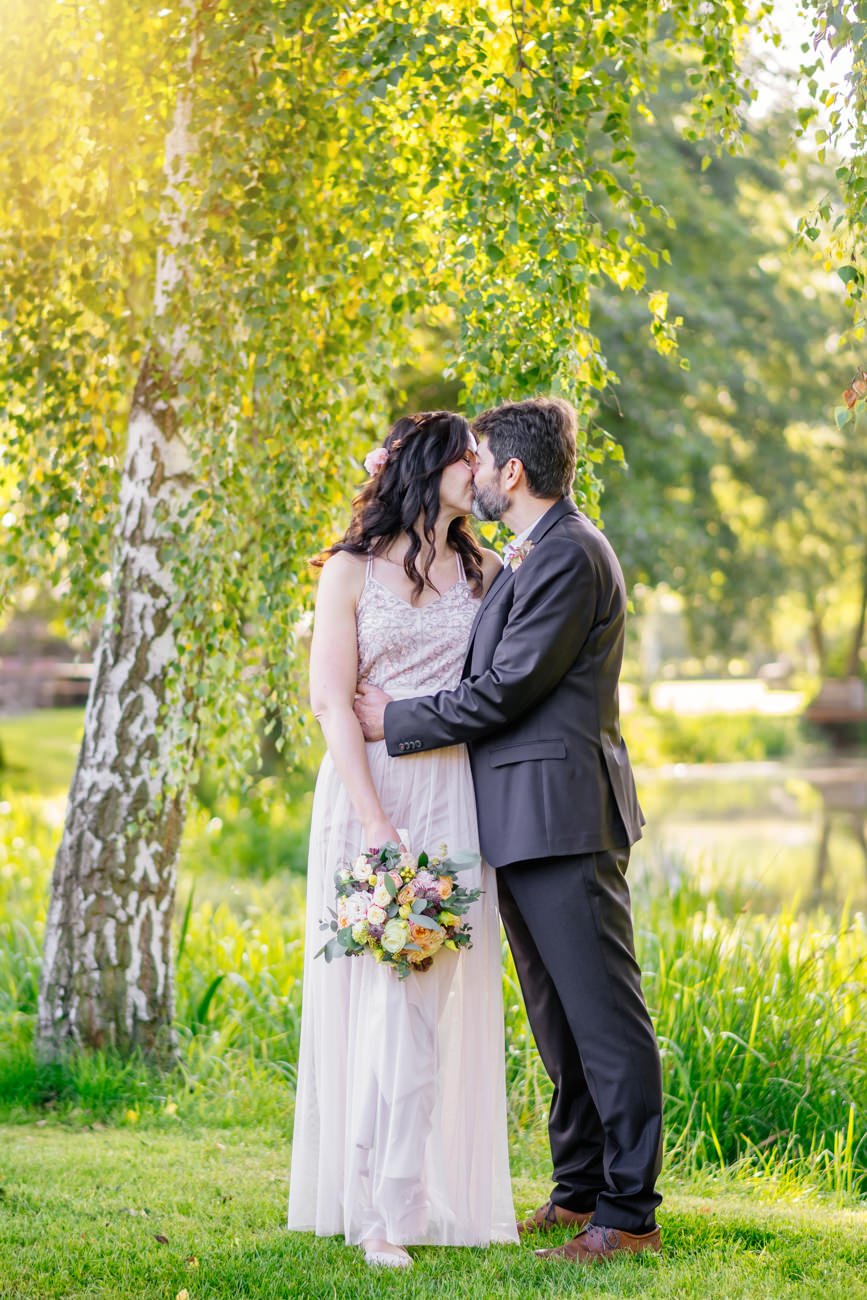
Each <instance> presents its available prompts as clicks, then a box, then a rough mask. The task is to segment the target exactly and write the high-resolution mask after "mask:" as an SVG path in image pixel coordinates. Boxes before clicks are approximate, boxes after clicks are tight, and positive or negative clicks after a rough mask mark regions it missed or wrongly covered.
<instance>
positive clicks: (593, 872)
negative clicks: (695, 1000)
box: [497, 849, 662, 1233]
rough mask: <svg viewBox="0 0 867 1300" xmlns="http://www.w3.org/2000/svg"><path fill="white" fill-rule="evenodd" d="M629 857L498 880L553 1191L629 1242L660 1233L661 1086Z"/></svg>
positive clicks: (532, 866) (544, 865) (509, 872)
mask: <svg viewBox="0 0 867 1300" xmlns="http://www.w3.org/2000/svg"><path fill="white" fill-rule="evenodd" d="M628 860H629V850H628V849H615V850H607V851H603V852H599V853H587V854H581V855H579V856H577V857H563V858H549V859H545V860H542V861H533V862H518V863H513V864H511V865H509V866H505V867H500V868H499V869H498V871H497V885H498V891H499V901H500V914H501V916H502V919H503V924H504V926H505V929H506V935H507V937H508V940H509V946H510V947H511V949H512V955H513V957H514V959H515V967H516V969H517V972H518V978H519V979H520V981H521V990H522V992H523V995H524V1001H525V1003H526V1006H527V1014H528V1017H529V1020H530V1027H531V1029H532V1031H533V1036H534V1038H535V1040H536V1046H537V1047H538V1049H539V1054H540V1056H541V1058H542V1061H543V1063H544V1066H545V1069H546V1070H547V1072H548V1074H549V1076H550V1078H551V1081H552V1082H553V1084H554V1094H553V1098H552V1102H551V1112H550V1117H549V1125H548V1128H549V1134H550V1140H551V1154H552V1157H553V1161H554V1178H555V1186H554V1191H553V1193H552V1199H553V1200H554V1202H555V1203H556V1204H558V1205H561V1206H563V1207H564V1208H566V1209H569V1210H576V1211H584V1212H586V1211H588V1210H593V1211H594V1219H595V1222H597V1223H600V1224H604V1225H605V1226H606V1227H610V1228H621V1229H623V1230H624V1231H626V1232H634V1233H641V1232H647V1231H649V1229H650V1228H652V1227H653V1225H654V1222H655V1220H654V1211H655V1209H656V1206H657V1205H658V1204H659V1202H660V1199H661V1198H660V1196H659V1195H658V1194H657V1192H656V1191H655V1190H654V1188H655V1183H656V1179H657V1176H658V1174H659V1169H660V1164H661V1150H662V1079H661V1070H660V1061H659V1050H658V1048H657V1045H656V1038H655V1037H654V1033H653V1027H652V1025H651V1023H650V1016H649V1015H648V1012H647V1007H646V1005H645V1002H644V997H643V995H642V992H641V979H640V972H639V968H638V963H637V962H636V960H635V946H634V942H633V935H632V915H631V910H630V903H629V889H628V886H627V884H626V878H625V872H626V865H627V862H628Z"/></svg>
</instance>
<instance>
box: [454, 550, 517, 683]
mask: <svg viewBox="0 0 867 1300" xmlns="http://www.w3.org/2000/svg"><path fill="white" fill-rule="evenodd" d="M514 576H515V575H514V573H513V572H512V570H511V569H510V568H509V566H508V565H507V564H504V565H503V567H502V569H501V570H500V572H499V573H498V574H497V576H496V578H494V581H493V582H492V583H491V585H490V587H488V590H487V591H486V592H485V594H484V596H483V597H482V600H481V603H480V604H479V608H478V609H477V610H476V617H475V618H474V619H473V622H472V626H471V627H470V639H469V641H468V642H467V655H466V658H467V659H469V657H470V650H471V649H472V646H473V638H474V637H475V635H476V628H477V627H478V626H479V619H480V618H481V617H482V614H483V613H484V612H485V609H486V607H487V605H488V604H489V602H490V601H491V599H492V597H493V596H494V594H495V593H496V592H498V591H500V590H501V589H502V587H503V584H504V583H505V582H507V581H509V580H511V579H513V578H514ZM466 668H467V665H466V659H465V660H464V672H466Z"/></svg>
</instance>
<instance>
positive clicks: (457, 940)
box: [316, 844, 482, 979]
mask: <svg viewBox="0 0 867 1300" xmlns="http://www.w3.org/2000/svg"><path fill="white" fill-rule="evenodd" d="M442 853H443V856H441V857H432V856H430V855H429V854H427V853H419V854H418V856H417V857H416V856H415V855H414V854H412V853H402V852H401V851H400V849H399V848H398V847H397V845H396V844H386V845H385V846H384V847H383V848H381V849H369V850H368V851H367V853H362V854H361V856H360V857H358V858H356V860H355V862H354V863H353V865H352V866H351V867H341V868H340V869H339V871H337V872H335V875H334V883H335V886H336V891H337V899H336V902H337V910H336V911H335V910H333V909H332V908H329V909H328V910H329V912H330V913H331V917H332V919H331V920H330V921H323V922H322V924H321V927H320V928H321V929H323V930H333V931H334V932H335V933H334V935H333V937H332V938H331V939H329V940H328V942H327V943H326V944H325V946H324V947H322V948H320V950H319V952H318V953H317V954H316V956H317V957H320V956H323V955H324V957H325V960H326V961H333V960H334V958H335V957H356V956H357V955H358V954H359V953H362V952H369V953H372V955H373V956H374V957H375V958H376V960H377V961H381V962H384V963H385V964H386V965H388V966H391V967H392V968H393V969H394V971H395V973H396V974H397V975H398V977H399V978H400V979H406V977H407V975H408V974H409V973H410V971H412V970H417V971H424V970H428V969H429V968H430V966H431V963H432V962H433V959H434V956H435V955H436V953H438V952H439V950H440V949H441V948H450V949H451V950H452V951H453V952H460V950H461V949H462V948H470V947H472V942H473V941H472V934H471V927H470V926H469V925H465V924H464V922H463V919H462V918H463V916H464V915H465V913H466V912H467V910H468V908H469V906H470V904H471V903H474V902H475V901H476V899H477V898H478V897H479V895H480V894H481V892H482V891H481V890H480V889H465V888H464V887H463V886H462V885H459V884H458V883H457V876H458V872H459V871H463V870H466V869H467V868H468V867H473V866H475V865H476V863H477V862H478V861H479V856H478V854H477V853H457V854H455V855H454V856H453V857H447V856H445V855H446V848H445V845H443V849H442Z"/></svg>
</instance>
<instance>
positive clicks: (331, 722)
mask: <svg viewBox="0 0 867 1300" xmlns="http://www.w3.org/2000/svg"><path fill="white" fill-rule="evenodd" d="M363 580H364V567H363V565H362V564H361V563H360V562H359V561H358V560H356V559H354V558H353V557H352V556H349V555H347V554H345V553H344V552H338V553H337V555H333V556H332V557H331V559H330V560H328V561H327V563H326V564H325V566H324V568H323V570H322V575H321V577H320V579H319V591H318V594H317V597H316V616H315V619H314V622H313V641H312V644H311V647H310V707H311V709H312V710H313V713H314V715H315V717H316V719H317V721H318V722H319V725H320V726H321V728H322V731H323V733H324V735H325V743H326V744H327V745H328V751H329V753H330V754H331V758H332V760H333V762H334V766H335V768H336V769H337V773H338V775H339V776H340V779H341V781H342V782H343V784H344V786H345V787H346V790H347V792H348V794H349V797H350V799H351V800H352V805H353V807H354V808H355V811H356V813H357V814H358V816H359V818H360V819H361V823H362V825H363V827H364V837H365V843H366V845H367V846H369V847H373V846H376V847H379V846H380V845H382V844H384V843H386V842H387V841H388V840H393V841H395V843H396V842H397V840H398V835H397V831H396V830H395V829H394V827H393V826H392V824H391V821H390V820H389V818H388V817H387V816H386V813H385V810H384V809H383V807H382V804H381V803H380V801H379V795H378V794H377V792H376V787H375V786H374V784H373V777H372V776H371V773H370V764H369V763H368V761H367V749H366V747H365V743H364V736H363V735H362V732H361V726H360V724H359V722H358V719H357V718H356V716H355V714H354V713H353V711H352V704H353V701H354V699H355V687H356V681H357V675H358V646H357V638H356V629H355V604H356V601H357V600H358V597H359V595H360V594H361V586H362V583H363Z"/></svg>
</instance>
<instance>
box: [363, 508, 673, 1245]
mask: <svg viewBox="0 0 867 1300" xmlns="http://www.w3.org/2000/svg"><path fill="white" fill-rule="evenodd" d="M531 540H532V541H533V548H532V549H531V550H530V552H529V554H528V555H527V557H526V559H525V560H524V561H523V563H522V564H521V565H520V567H518V568H517V569H516V570H515V571H512V570H511V569H509V568H505V569H504V570H503V572H502V573H501V574H500V575H498V577H497V578H496V579H495V580H494V582H493V583H492V585H491V587H490V589H489V590H488V592H487V594H486V596H485V597H484V599H483V601H482V603H481V605H480V608H479V611H478V614H477V616H476V620H475V622H474V624H473V628H472V630H471V633H470V641H469V646H468V649H467V657H466V661H465V664H464V679H463V681H462V682H461V684H460V686H459V687H457V689H456V690H453V691H441V692H440V693H439V694H437V695H434V696H423V697H419V698H416V699H407V700H394V701H392V702H390V703H389V704H388V705H387V707H386V710H385V739H386V744H387V747H388V752H389V754H392V755H403V754H406V755H411V754H413V753H418V752H420V751H422V750H426V749H436V748H439V747H441V746H445V745H455V744H459V743H466V744H468V746H469V753H470V762H471V765H472V770H473V779H474V783H475V790H476V803H477V806H478V818H479V837H480V842H481V848H482V853H483V854H484V856H485V858H486V859H487V861H488V862H489V863H490V864H491V866H493V867H495V868H496V869H497V881H498V891H499V899H500V912H501V915H502V917H503V923H504V925H505V927H506V933H507V935H508V938H509V943H510V946H511V948H512V952H513V955H514V958H515V965H516V967H517V970H518V975H519V978H520V980H521V987H522V990H523V993H524V999H525V1002H526V1004H527V1012H528V1015H529V1018H530V1025H531V1027H532V1030H533V1034H534V1036H535V1039H536V1043H537V1045H538V1048H539V1052H540V1054H541V1056H542V1059H543V1061H544V1064H545V1067H546V1069H547V1071H548V1073H549V1075H550V1076H551V1079H552V1081H553V1083H554V1096H553V1100H552V1104H551V1114H550V1119H549V1132H550V1137H551V1150H552V1155H553V1159H554V1173H555V1178H556V1185H555V1189H554V1192H553V1200H554V1201H555V1202H556V1203H557V1204H559V1205H562V1206H564V1207H565V1208H567V1209H570V1210H578V1211H581V1210H591V1209H595V1220H596V1222H598V1223H601V1224H604V1225H606V1226H608V1227H612V1228H622V1229H624V1230H625V1231H627V1232H633V1233H642V1232H646V1231H648V1230H649V1229H650V1228H651V1227H652V1226H653V1223H654V1210H655V1208H656V1206H657V1205H658V1204H659V1200H660V1198H659V1196H658V1194H657V1193H656V1191H655V1190H654V1184H655V1181H656V1178H657V1175H658V1173H659V1167H660V1150H661V1134H662V1087H661V1079H660V1066H659V1053H658V1051H657V1047H656V1040H655V1038H654V1035H653V1029H652V1027H651V1024H650V1018H649V1016H648V1014H647V1008H646V1006H645V1004H644V999H643V997H642V993H641V984H640V977H639V970H638V966H637V963H636V961H635V951H634V945H633V938H632V919H631V914H630V907H629V891H628V888H627V885H626V880H625V871H626V865H627V862H628V859H629V846H630V845H631V844H633V843H634V842H635V840H637V839H639V838H640V835H641V825H642V822H643V818H642V815H641V810H640V808H639V806H638V799H637V797H636V793H635V783H634V781H633V778H632V771H631V768H630V765H629V757H628V754H627V752H626V746H625V745H624V743H623V740H622V738H621V735H620V722H619V710H618V678H619V675H620V666H621V662H622V658H623V637H624V624H625V614H626V594H625V588H624V582H623V575H622V572H621V570H620V565H619V564H618V562H617V557H616V556H615V554H614V551H613V550H612V548H611V546H610V545H609V543H608V542H607V540H606V539H605V537H604V536H603V535H602V533H600V532H599V530H598V529H597V528H595V527H594V526H593V524H592V523H591V522H590V521H589V520H588V519H587V518H585V516H584V515H582V514H581V513H580V512H579V511H578V509H577V508H576V506H575V505H574V503H573V502H572V501H571V500H563V501H559V502H558V503H557V504H556V505H554V506H552V507H551V509H550V510H548V512H547V513H546V514H545V515H544V516H543V517H542V519H540V520H539V521H538V523H537V524H536V525H535V527H534V528H533V530H532V533H531ZM454 847H456V848H457V847H460V846H454Z"/></svg>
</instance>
